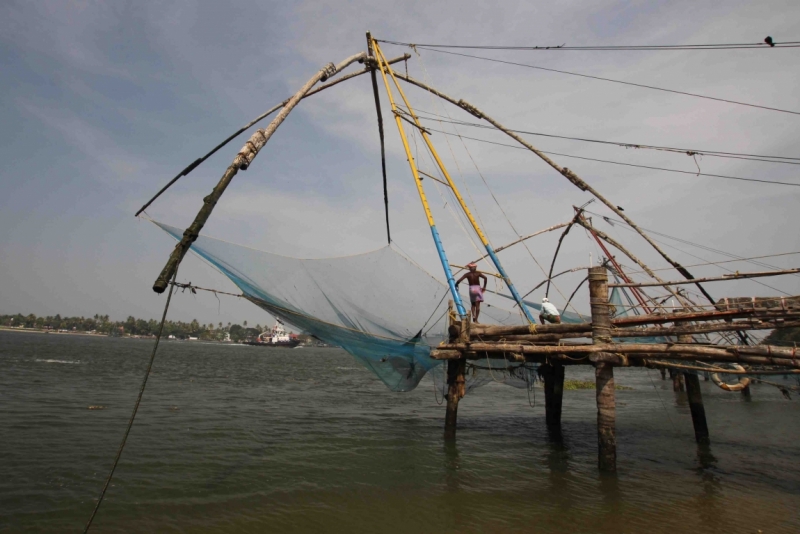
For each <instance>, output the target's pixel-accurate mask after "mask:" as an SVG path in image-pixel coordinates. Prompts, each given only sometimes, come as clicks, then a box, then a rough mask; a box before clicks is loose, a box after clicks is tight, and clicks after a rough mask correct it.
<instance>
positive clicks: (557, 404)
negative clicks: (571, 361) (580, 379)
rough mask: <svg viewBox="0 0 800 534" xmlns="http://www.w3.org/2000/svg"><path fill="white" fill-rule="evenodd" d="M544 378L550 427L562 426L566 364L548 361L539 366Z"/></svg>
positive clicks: (545, 408)
mask: <svg viewBox="0 0 800 534" xmlns="http://www.w3.org/2000/svg"><path fill="white" fill-rule="evenodd" d="M539 369H540V373H541V375H542V378H543V379H544V412H545V422H546V424H547V427H548V428H558V427H560V426H561V406H562V401H563V398H564V366H563V365H562V364H561V363H558V362H553V363H546V364H544V365H542V366H541V367H539Z"/></svg>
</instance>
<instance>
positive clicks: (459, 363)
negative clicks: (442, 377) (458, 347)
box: [444, 302, 470, 440]
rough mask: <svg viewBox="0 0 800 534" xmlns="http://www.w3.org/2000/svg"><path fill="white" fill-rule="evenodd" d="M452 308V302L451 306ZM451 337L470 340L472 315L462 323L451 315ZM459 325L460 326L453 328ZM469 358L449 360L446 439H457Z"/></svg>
mask: <svg viewBox="0 0 800 534" xmlns="http://www.w3.org/2000/svg"><path fill="white" fill-rule="evenodd" d="M450 308H451V310H452V302H451V306H450ZM450 317H451V319H450V337H451V338H452V337H453V336H454V334H457V336H458V339H459V340H460V341H463V340H465V339H466V340H469V327H470V316H469V315H467V316H466V317H464V318H463V319H461V321H460V324H459V323H458V322H456V321H454V320H453V314H452V313H451V315H450ZM454 326H457V327H458V328H453V327H454ZM466 368H467V360H466V358H464V357H461V358H459V359H457V360H450V361H448V362H447V411H446V412H445V417H444V439H445V440H454V439H456V423H457V421H458V401H459V400H461V398H462V397H463V396H464V395H465V394H466V379H465V378H464V374H465V371H466Z"/></svg>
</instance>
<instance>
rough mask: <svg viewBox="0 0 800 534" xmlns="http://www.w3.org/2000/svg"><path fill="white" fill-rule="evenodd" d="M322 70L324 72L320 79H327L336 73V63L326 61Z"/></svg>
mask: <svg viewBox="0 0 800 534" xmlns="http://www.w3.org/2000/svg"><path fill="white" fill-rule="evenodd" d="M323 71H324V72H323V74H322V77H321V78H320V81H323V82H324V81H327V79H328V78H330V77H331V76H333V75H334V74H336V65H334V64H333V63H328V64H327V65H325V68H324V69H323Z"/></svg>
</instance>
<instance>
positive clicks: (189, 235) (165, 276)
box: [153, 52, 366, 293]
mask: <svg viewBox="0 0 800 534" xmlns="http://www.w3.org/2000/svg"><path fill="white" fill-rule="evenodd" d="M365 57H366V54H365V53H364V52H360V53H358V54H355V55H353V56H350V57H349V58H347V59H345V60H344V61H342V62H341V63H339V64H338V65H334V64H333V63H329V64H327V65H326V66H325V67H323V68H322V69H320V70H319V71H318V72H317V73H316V74H315V75H314V76H312V77H311V79H310V80H308V81H307V82H306V83H305V85H303V87H301V88H300V90H299V91H298V92H297V93H295V95H294V96H293V97H292V98H290V99H289V102H287V103H286V105H285V106H284V107H283V109H282V110H281V111H280V112H279V113H278V115H277V116H276V117H275V118H274V119H273V120H272V122H271V123H270V124H269V126H267V128H265V129H263V130H256V132H255V133H254V134H253V135H252V136H251V137H250V139H249V140H248V141H247V142H246V143H245V145H244V146H243V147H242V149H241V150H240V151H239V153H238V154H237V155H236V157H235V158H234V159H233V163H231V165H230V166H229V167H228V168H227V169H226V170H225V173H224V174H223V175H222V178H220V180H219V182H218V183H217V185H216V186H215V187H214V190H213V191H212V192H211V194H210V195H208V196H207V197H205V198H204V199H203V207H202V208H200V211H199V212H198V213H197V216H196V217H195V219H194V222H193V223H192V224H191V225H190V226H189V227H188V228H187V229H186V230H185V231H184V232H183V238H182V239H181V240H180V242H179V243H178V244H177V245H175V249H174V250H173V251H172V254H171V255H170V257H169V259H168V260H167V263H166V265H164V269H163V270H162V271H161V274H160V275H159V276H158V278H157V279H156V281H155V284H153V291H155V292H156V293H163V292H164V290H165V289H166V288H167V285H168V284H169V280H170V278H172V275H173V274H175V271H176V270H177V269H178V265H179V264H180V263H181V261H182V260H183V257H184V256H185V255H186V252H188V251H189V247H191V245H192V243H194V242H195V240H196V239H197V237H198V236H199V235H200V231H201V230H202V229H203V226H205V223H206V221H207V220H208V218H209V217H210V216H211V212H212V211H213V210H214V207H215V206H216V205H217V202H219V199H220V197H222V194H223V193H224V192H225V189H226V188H227V187H228V185H229V184H230V183H231V180H233V177H234V176H236V173H237V172H239V171H240V170H246V169H247V167H248V166H249V165H250V163H252V161H253V159H254V158H255V157H256V155H257V154H258V152H259V150H261V148H262V147H263V146H264V145H265V144H266V143H267V141H269V138H270V137H272V135H273V134H274V133H275V131H276V130H277V129H278V126H280V125H281V123H283V121H284V120H285V119H286V117H287V116H288V115H289V113H290V112H291V111H292V109H294V107H295V106H297V104H298V103H300V100H302V98H303V97H304V96H305V95H306V94H307V93H308V92H309V91H310V90H311V88H312V87H313V86H314V85H315V84H316V83H317V82H319V81H320V80H323V81H324V80H327V79H328V78H330V77H331V76H333V75H334V74H336V73H337V72H339V71H340V70H342V69H344V68H345V67H347V66H348V65H350V64H351V63H353V62H355V61H358V60H360V59H361V60H363V58H365Z"/></svg>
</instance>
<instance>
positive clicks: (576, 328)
mask: <svg viewBox="0 0 800 534" xmlns="http://www.w3.org/2000/svg"><path fill="white" fill-rule="evenodd" d="M591 331H592V324H591V323H577V324H569V323H562V324H545V325H524V326H497V325H485V324H475V325H472V331H471V332H472V337H473V338H475V337H484V336H487V337H488V336H508V335H521V334H525V335H527V334H562V333H567V332H591Z"/></svg>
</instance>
